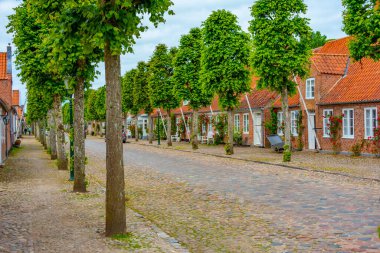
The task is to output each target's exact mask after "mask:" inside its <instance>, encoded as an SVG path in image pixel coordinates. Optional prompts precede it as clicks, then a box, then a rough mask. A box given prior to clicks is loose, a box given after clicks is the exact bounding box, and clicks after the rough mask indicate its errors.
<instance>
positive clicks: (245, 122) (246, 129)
mask: <svg viewBox="0 0 380 253" xmlns="http://www.w3.org/2000/svg"><path fill="white" fill-rule="evenodd" d="M243 133H244V134H249V114H248V113H244V114H243Z"/></svg>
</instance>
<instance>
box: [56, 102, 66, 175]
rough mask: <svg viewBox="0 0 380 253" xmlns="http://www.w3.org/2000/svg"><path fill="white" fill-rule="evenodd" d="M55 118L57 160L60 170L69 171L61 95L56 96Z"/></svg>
mask: <svg viewBox="0 0 380 253" xmlns="http://www.w3.org/2000/svg"><path fill="white" fill-rule="evenodd" d="M53 106H54V118H55V127H56V131H57V158H58V169H59V170H67V166H68V161H67V157H66V151H65V129H64V127H63V122H62V110H61V98H60V96H59V95H54V103H53Z"/></svg>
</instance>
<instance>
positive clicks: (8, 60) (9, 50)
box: [7, 43, 12, 74]
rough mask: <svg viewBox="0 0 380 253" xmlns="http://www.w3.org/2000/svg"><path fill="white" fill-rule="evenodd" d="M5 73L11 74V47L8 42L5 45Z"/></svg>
mask: <svg viewBox="0 0 380 253" xmlns="http://www.w3.org/2000/svg"><path fill="white" fill-rule="evenodd" d="M7 74H12V47H11V44H10V43H8V46H7Z"/></svg>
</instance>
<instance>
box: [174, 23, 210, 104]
mask: <svg viewBox="0 0 380 253" xmlns="http://www.w3.org/2000/svg"><path fill="white" fill-rule="evenodd" d="M201 54H202V31H201V29H200V28H192V29H191V30H190V32H189V33H188V34H186V35H182V37H181V40H180V45H179V48H178V52H177V55H176V57H175V59H174V69H175V71H174V75H173V85H174V89H175V92H176V93H177V95H178V97H179V98H181V99H182V100H187V101H189V105H190V107H191V108H193V109H195V110H197V109H199V108H201V107H202V106H207V105H208V104H209V103H210V99H211V97H210V96H209V95H210V94H208V92H206V91H205V90H204V89H202V88H203V86H202V85H201V82H200V69H201Z"/></svg>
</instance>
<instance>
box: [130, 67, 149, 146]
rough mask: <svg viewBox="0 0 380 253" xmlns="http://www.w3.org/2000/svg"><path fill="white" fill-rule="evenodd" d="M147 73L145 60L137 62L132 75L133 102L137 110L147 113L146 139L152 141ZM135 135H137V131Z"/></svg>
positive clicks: (147, 68)
mask: <svg viewBox="0 0 380 253" xmlns="http://www.w3.org/2000/svg"><path fill="white" fill-rule="evenodd" d="M148 73H149V67H148V64H147V63H145V62H139V63H138V64H137V69H136V74H135V76H134V86H133V103H134V105H135V107H136V108H137V109H138V110H139V111H140V110H144V112H145V113H146V114H147V115H148V126H149V127H148V128H149V129H148V130H149V133H148V139H149V143H152V137H153V136H152V133H153V121H152V115H151V114H152V112H153V107H152V104H151V101H150V99H149V97H150V93H149V86H148ZM136 129H137V125H136ZM137 130H138V129H137ZM136 136H138V133H137V134H136Z"/></svg>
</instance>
